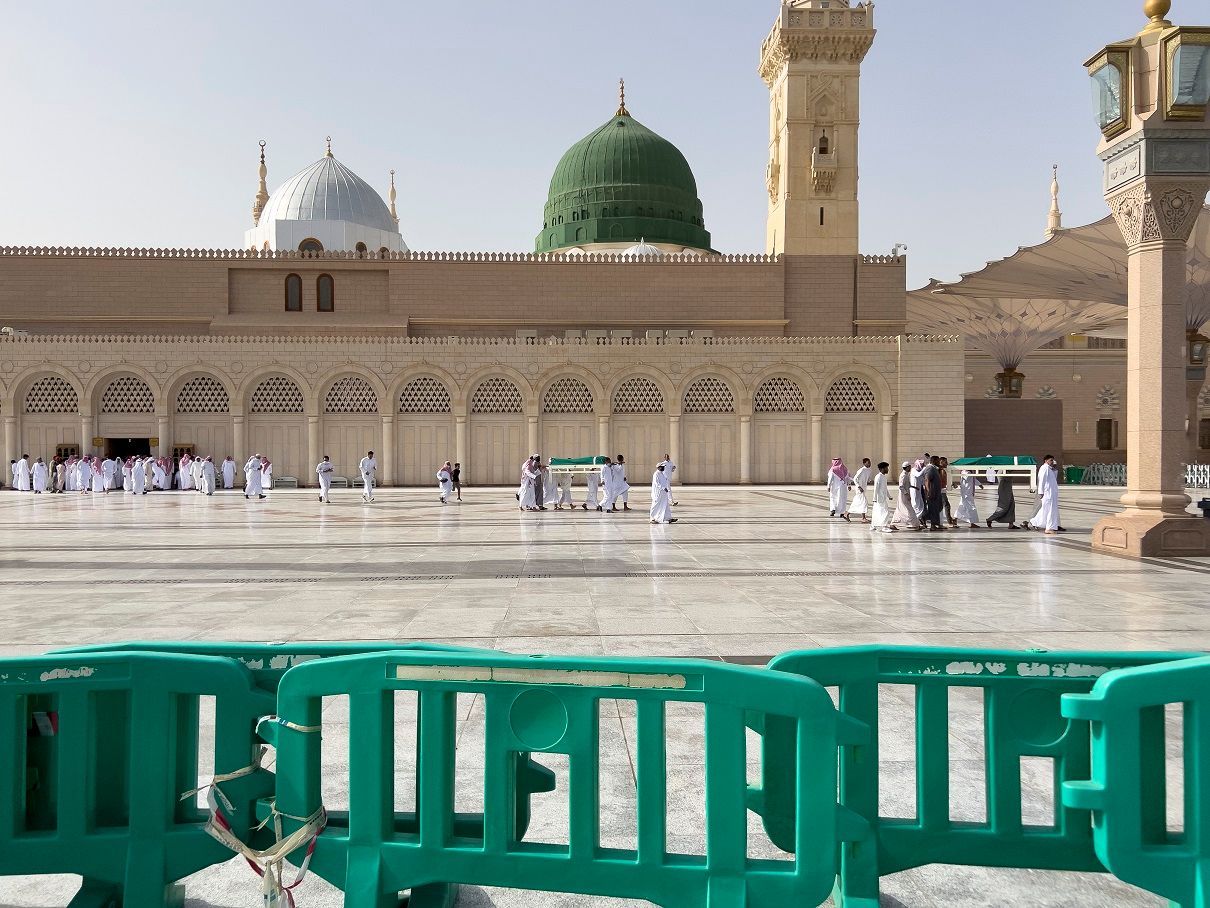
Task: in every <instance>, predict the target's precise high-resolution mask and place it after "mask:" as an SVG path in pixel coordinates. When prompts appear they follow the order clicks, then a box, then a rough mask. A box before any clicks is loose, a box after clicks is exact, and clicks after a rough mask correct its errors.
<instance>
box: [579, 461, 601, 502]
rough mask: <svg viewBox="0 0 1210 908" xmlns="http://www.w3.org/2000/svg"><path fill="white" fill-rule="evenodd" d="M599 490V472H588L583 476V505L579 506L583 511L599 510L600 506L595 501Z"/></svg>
mask: <svg viewBox="0 0 1210 908" xmlns="http://www.w3.org/2000/svg"><path fill="white" fill-rule="evenodd" d="M600 488H601V471H600V470H590V471H589V472H587V473H585V474H584V503H583V504H582V505H580V507H582V508H583V509H584V510H585V511H587V510H589V509H590V508H591V509H592V510H594V511H599V510H601V505H600V503H599V502H598V501H597V493H598V492H599V491H600Z"/></svg>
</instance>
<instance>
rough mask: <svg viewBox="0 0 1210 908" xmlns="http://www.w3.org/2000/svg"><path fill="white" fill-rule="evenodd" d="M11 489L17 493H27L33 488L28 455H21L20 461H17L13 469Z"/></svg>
mask: <svg viewBox="0 0 1210 908" xmlns="http://www.w3.org/2000/svg"><path fill="white" fill-rule="evenodd" d="M13 487H14V488H15V489H16V490H17V491H18V492H28V491H29V490H30V489H31V488H33V484H32V480H31V477H30V471H29V455H28V454H22V455H21V459H20V460H18V461H17V466H16V467H15V468H14V469H13Z"/></svg>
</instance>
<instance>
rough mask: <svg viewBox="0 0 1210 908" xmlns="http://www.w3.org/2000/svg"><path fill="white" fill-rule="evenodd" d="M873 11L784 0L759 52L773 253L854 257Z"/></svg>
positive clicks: (819, 0) (866, 6)
mask: <svg viewBox="0 0 1210 908" xmlns="http://www.w3.org/2000/svg"><path fill="white" fill-rule="evenodd" d="M874 34H875V32H874V4H873V3H869V2H865V3H863V2H857V3H853V4H850V2H849V0H783V2H782V6H781V15H780V16H779V17H778V20H777V22H776V23H775V24H774V26H773V31H772V32H770V34H769V37H767V38H766V39H765V42H764V44H763V45H762V46H761V54H760V76H761V78H762V79H764V80H765V84H766V85H768V86H769V166H768V169H767V170H766V173H765V177H766V180H765V182H766V188H767V189H768V192H769V220H768V227H767V236H766V244H765V247H766V251H767V252H768V253H770V254H771V255H777V254H781V253H785V254H787V255H857V253H858V232H857V228H858V202H857V148H858V145H857V138H858V128H859V126H860V123H861V116H860V114H861V94H860V87H861V62H862V60H864V59H865V55H866V53H867V52H868V51H869V49H870V46H871V45H872V44H873V43H874Z"/></svg>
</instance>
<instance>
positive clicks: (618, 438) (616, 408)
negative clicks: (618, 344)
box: [601, 375, 679, 485]
mask: <svg viewBox="0 0 1210 908" xmlns="http://www.w3.org/2000/svg"><path fill="white" fill-rule="evenodd" d="M612 403H613V414H614V415H613V419H612V421H611V424H610V442H611V445H610V447H611V449H612V450H609V451H603V452H601V453H603V454H608V455H610V456H611V457H614V456H616V455H618V454H622V455H623V456H625V458H626V463H627V464H628V465H629V466H630V469H629V470H628V471H627V473H628V476H629V478H630V481H631V482H632V483H635V484H638V485H642V484H643V480H644V479H645V478H646V477H649V476H650V475H651V474H652V473H654V472H655V465H656V464H657V463H659V462H660V461H661V460H663V459H664V455H665V454H667V453H668V417H667V415H666V414H665V407H664V392H663V391H661V390H660V387H659V385H657V384H656V383H655V382H654V381H652V380H651V379H650V378H647V377H646V376H642V375H636V376H634V377H632V378H628V379H626V380H625V381H624V382H622V383H621V384H620V385H618V387H617V389H616V390H615V391H614V392H613V401H612ZM678 478H679V474H678Z"/></svg>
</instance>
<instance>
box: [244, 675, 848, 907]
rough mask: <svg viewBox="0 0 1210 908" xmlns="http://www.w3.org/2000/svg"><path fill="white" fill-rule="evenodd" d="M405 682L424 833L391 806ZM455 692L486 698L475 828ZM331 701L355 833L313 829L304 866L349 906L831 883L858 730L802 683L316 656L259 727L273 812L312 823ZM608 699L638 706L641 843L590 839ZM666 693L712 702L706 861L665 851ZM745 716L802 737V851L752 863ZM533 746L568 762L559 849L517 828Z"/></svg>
mask: <svg viewBox="0 0 1210 908" xmlns="http://www.w3.org/2000/svg"><path fill="white" fill-rule="evenodd" d="M400 690H404V691H416V692H417V697H418V703H419V720H418V723H417V744H418V753H419V763H418V768H417V779H416V791H417V801H418V804H417V809H418V812H419V816H420V823H419V827H418V828H417V829H399V828H396V827H395V826H394V825H393V823H392V816H391V804H392V802H393V798H394V794H393V786H394V756H393V745H394V733H393V725H394V714H393V709H394V692H395V691H400ZM457 693H474V694H479V695H481V696H482V697H483V703H484V708H485V722H486V726H485V727H486V754H485V763H484V765H485V771H484V795H483V802H484V804H485V816H484V824H483V834H482V836H480V837H471V838H468V837H465V836H462V835H459V833H458V830H457V829H456V826H455V823H454V811H453V803H454V741H455V732H456V724H457V723H456V717H455V714H454V704H455V699H456V694H457ZM340 694H348V695H349V696H350V724H349V739H350V743H351V752H350V768H349V779H348V781H349V803H350V814H349V826H348V828H347V830H339V829H333V828H330V827H329V828H328V829H326V830H324V831H323V832H322V833H321V834H320V835H319V837H318V840H317V843H316V848H315V851H314V855H313V857H312V862H311V869H312V870H313V871H314V872H315V873H317V874H319V875H320V876H322V877H323V878H325V879H327V880H328V881H330V882H331V883H333V884H334V885H336V886H338V887H340V888H341V889H343V890H344V891H345V894H346V904H347V905H350V906H357V908H388V906H391V908H393V906H394V905H395V900H396V893H397V892H398V891H399V890H402V889H406V888H408V887H416V886H423V885H424V884H428V883H470V884H477V885H482V886H503V887H510V888H518V889H529V890H544V891H556V892H567V893H581V894H587V895H607V896H614V897H619V898H634V899H645V900H647V901H650V902H653V903H655V904H657V905H662V906H665V908H702V906H707V908H725V906H727V908H729V906H737V908H738V906H774V905H776V906H778V908H781V906H784V905H816V904H819V903H821V902H822V901H824V900H825V899H826V898H827V896H828V892H829V890H830V889H831V886H832V880H833V878H834V877H835V871H836V848H837V842H838V838H839V836H838V825H841V811H840V810H839V808H838V807H837V804H836V765H837V746H838V742H839V741H841V740H844V741H848V742H852V741H855V740H857V739H858V738H859V736H860V731H861V730H860V729H859V727H858V726H857V724H856V723H852V722H847V721H845V720H844V719H843V718H842V717H841V716H840V715H839V714H838V713H837V712H836V711H835V709H834V708H833V706H832V703H831V701H830V699H829V698H828V695H827V693H826V692H825V691H824V690H823V689H822V688H821V687H819V685H817V684H815V683H814V682H812V681H810V680H808V679H805V678H794V677H792V676H790V675H786V674H778V673H773V672H767V671H763V670H760V669H751V668H743V667H737V666H727V665H722V664H719V663H702V662H693V661H672V660H626V659H601V658H558V659H556V658H542V657H532V656H531V657H526V656H510V655H504V654H480V655H475V654H456V653H441V654H427V655H426V654H422V653H416V652H413V653H402V652H395V653H384V654H377V655H372V656H354V657H348V658H339V659H327V660H323V661H316V662H310V663H307V664H304V665H301V666H299V667H297V668H295V669H293V670H291V671H290V672H289V673H287V675H286V676H285V678H283V679H282V683H281V688H280V691H279V701H278V708H279V714H280V721H279V722H277V723H272V724H268V723H267V724H266V725H265V727H264V731H263V732H262V733H263V734H264V735H265V737H266V739H267V740H269V741H270V742H271V743H275V745H276V747H277V773H278V775H277V783H278V785H277V806H278V809H279V810H280V811H281V813H282V814H283V815H289V816H293V817H308V816H312V815H314V814H315V812H316V811H317V810H318V809H319V808H320V807H321V798H320V790H321V781H322V780H321V772H320V764H319V751H320V746H319V744H320V735H319V734H318V733H317V732H316V731H314V730H313V729H315V727H316V726H320V724H321V722H322V718H321V702H322V700H321V698H323V697H325V696H334V695H340ZM602 698H606V699H623V700H633V701H635V708H636V711H637V729H638V732H637V735H638V737H637V745H636V753H637V759H636V767H635V771H636V776H637V798H638V837H637V849H636V850H621V849H617V850H615V849H604V848H602V847H601V846H600V836H599V830H600V826H601V818H600V790H599V784H600V781H599V780H600V772H599V752H598V748H599V706H598V701H599V700H600V699H602ZM670 702H683V703H701V704H704V705H705V717H706V720H705V721H706V730H705V774H706V781H705V785H706V804H707V809H706V830H705V835H706V849H705V852H706V853H705V854H704V855H684V854H671V853H669V852H668V850H667V810H668V795H669V792H668V780H667V768H666V756H665V754H666V740H665V706H666V704H668V703H670ZM746 715H747V716H748V718H749V719H751V720H752V721H754V722H757V723H758V724H759V721H761V720H763V719H764V717H766V716H771V715H779V716H782V717H785V718H784V722H785V726H786V728H787V729H789V733H790V734H791V735H792V739H793V741H794V745H795V747H796V751H795V753H796V754H797V756H798V758H799V759H798V760H797V762H796V764H795V765H794V767H793V768H792V770H791V773H790V774H791V776H792V777H793V780H794V811H793V812H794V813H795V815H796V816H797V817H799V820H798V822H797V823H794V824H793V825H792V828H791V830H790V845H791V847H792V848H793V849H794V850H795V851H796V856H795V857H792V858H790V859H788V860H784V861H777V860H753V859H749V858H748V856H747V822H746V813H747V808H746V795H747V792H746V762H745V754H746V751H745V718H746ZM307 729H311V730H307ZM526 751H533V752H536V753H560V754H567V755H568V763H569V773H568V775H569V779H568V781H569V791H568V802H569V807H570V819H569V830H568V837H567V844H566V845H550V844H540V843H534V842H527V841H525V840H524V838H523V836H522V835H521V834H519V830H518V825H517V818H516V815H515V814H516V811H515V806H514V805H515V804H516V797H515V792H514V787H515V785H516V778H515V775H514V773H512V772H511V767H512V765H513V760H514V757H515V755H516V754H517V753H521V752H526ZM795 753H792V754H791V755H790V756H791V757H792V758H793V757H794V756H795ZM295 826H297V824H295ZM300 857H301V856H300V855H297V854H296V855H295V857H294V858H293V859H294V860H296V861H297V860H298V859H299V858H300ZM417 904H418V903H417ZM426 904H427V903H426Z"/></svg>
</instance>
